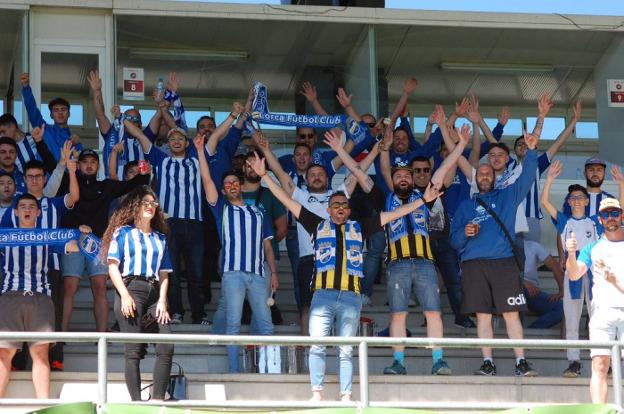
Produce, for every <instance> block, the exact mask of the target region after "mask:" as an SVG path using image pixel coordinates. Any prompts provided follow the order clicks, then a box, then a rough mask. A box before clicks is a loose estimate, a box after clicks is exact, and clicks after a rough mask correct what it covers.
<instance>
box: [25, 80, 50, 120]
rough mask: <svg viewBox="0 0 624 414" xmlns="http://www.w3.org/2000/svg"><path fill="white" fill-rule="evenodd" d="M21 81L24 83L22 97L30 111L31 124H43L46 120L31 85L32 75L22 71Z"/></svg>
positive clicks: (28, 111) (27, 110)
mask: <svg viewBox="0 0 624 414" xmlns="http://www.w3.org/2000/svg"><path fill="white" fill-rule="evenodd" d="M20 83H21V84H22V98H23V99H24V106H25V107H26V112H27V113H28V120H29V121H30V125H32V126H33V127H38V126H41V124H44V123H45V121H44V120H43V116H42V115H41V111H40V110H39V107H38V106H37V101H35V96H34V95H33V92H32V89H31V87H30V75H28V73H22V74H21V75H20Z"/></svg>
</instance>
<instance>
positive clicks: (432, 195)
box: [380, 183, 442, 226]
mask: <svg viewBox="0 0 624 414" xmlns="http://www.w3.org/2000/svg"><path fill="white" fill-rule="evenodd" d="M441 195H442V193H440V190H439V189H437V188H435V186H434V185H433V184H431V183H429V185H428V186H427V189H426V190H425V193H424V194H423V199H424V201H423V200H422V199H418V200H415V201H412V202H411V203H407V204H403V205H402V206H400V207H398V208H396V209H394V210H392V211H384V212H382V213H381V214H380V218H381V225H382V226H385V225H386V224H388V223H390V222H391V221H394V220H396V219H398V218H401V217H403V216H406V215H408V214H410V213H411V212H413V211H414V210H416V209H417V208H419V207H420V206H422V205H423V204H424V203H425V202H427V203H429V202H430V201H433V200H435V199H436V198H438V197H440V196H441Z"/></svg>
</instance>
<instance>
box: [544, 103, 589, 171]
mask: <svg viewBox="0 0 624 414" xmlns="http://www.w3.org/2000/svg"><path fill="white" fill-rule="evenodd" d="M582 109H583V107H582V104H581V100H580V99H577V101H576V102H575V103H574V106H573V107H572V112H573V113H574V116H573V117H572V119H570V122H568V125H567V126H566V128H565V129H564V130H563V131H562V132H561V134H559V136H558V137H557V139H556V140H555V142H553V143H552V145H551V146H550V148H548V151H546V154H548V159H549V160H552V159H553V158H554V157H555V155H557V152H559V149H560V148H561V146H562V145H563V144H565V142H566V141H567V140H568V139H569V138H570V136H571V135H572V132H573V131H574V128H575V127H576V123H577V122H578V121H579V119H581V111H582Z"/></svg>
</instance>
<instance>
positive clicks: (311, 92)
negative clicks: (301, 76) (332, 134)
mask: <svg viewBox="0 0 624 414" xmlns="http://www.w3.org/2000/svg"><path fill="white" fill-rule="evenodd" d="M299 93H300V94H301V95H303V96H305V98H306V100H307V101H308V102H309V103H310V105H312V108H314V112H316V113H317V114H319V115H327V111H326V110H325V108H323V105H321V103H320V102H319V100H318V95H317V94H316V87H315V86H314V85H312V84H311V83H310V82H307V81H306V82H303V84H302V85H301V90H300V91H299Z"/></svg>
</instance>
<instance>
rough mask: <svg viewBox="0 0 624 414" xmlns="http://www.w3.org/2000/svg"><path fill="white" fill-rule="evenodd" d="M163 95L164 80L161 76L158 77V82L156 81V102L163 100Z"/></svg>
mask: <svg viewBox="0 0 624 414" xmlns="http://www.w3.org/2000/svg"><path fill="white" fill-rule="evenodd" d="M164 96H165V80H164V79H163V78H158V82H157V83H156V96H155V98H154V100H155V101H156V103H159V102H160V101H162V100H163V97H164Z"/></svg>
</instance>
